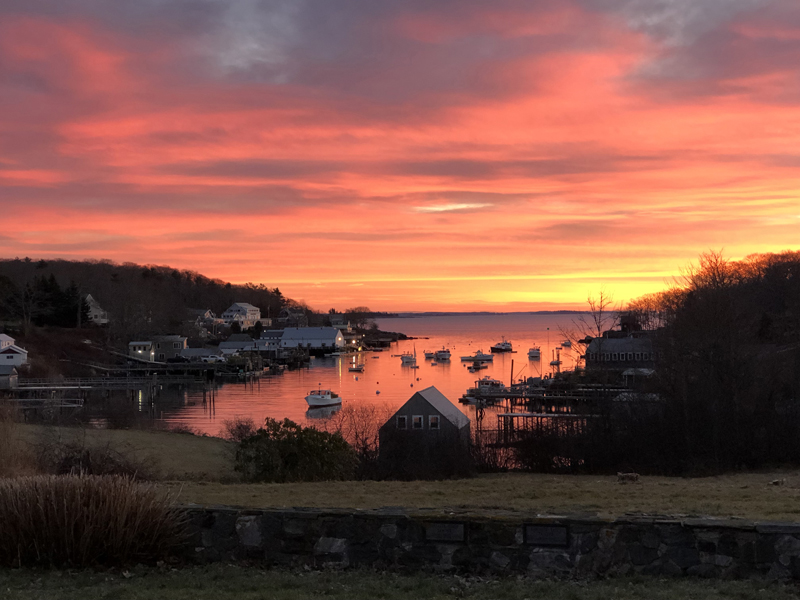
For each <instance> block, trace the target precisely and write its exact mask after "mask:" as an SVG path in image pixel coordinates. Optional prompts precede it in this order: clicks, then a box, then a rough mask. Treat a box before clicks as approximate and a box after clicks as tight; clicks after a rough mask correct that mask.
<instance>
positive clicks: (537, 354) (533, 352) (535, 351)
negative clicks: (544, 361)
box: [528, 346, 542, 360]
mask: <svg viewBox="0 0 800 600" xmlns="http://www.w3.org/2000/svg"><path fill="white" fill-rule="evenodd" d="M541 357H542V349H541V348H540V347H539V346H534V347H533V348H531V349H530V350H528V358H530V359H531V360H539V359H540V358H541Z"/></svg>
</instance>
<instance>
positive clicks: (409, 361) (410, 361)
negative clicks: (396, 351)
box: [400, 352, 417, 365]
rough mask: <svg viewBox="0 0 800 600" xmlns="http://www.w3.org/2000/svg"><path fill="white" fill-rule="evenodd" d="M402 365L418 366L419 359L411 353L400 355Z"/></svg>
mask: <svg viewBox="0 0 800 600" xmlns="http://www.w3.org/2000/svg"><path fill="white" fill-rule="evenodd" d="M400 363H401V364H403V365H415V364H417V357H416V356H414V355H413V354H411V352H403V354H401V355H400Z"/></svg>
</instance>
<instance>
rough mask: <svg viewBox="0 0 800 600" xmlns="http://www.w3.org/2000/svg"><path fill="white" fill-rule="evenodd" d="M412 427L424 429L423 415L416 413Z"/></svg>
mask: <svg viewBox="0 0 800 600" xmlns="http://www.w3.org/2000/svg"><path fill="white" fill-rule="evenodd" d="M411 428H412V429H422V415H414V416H412V417H411Z"/></svg>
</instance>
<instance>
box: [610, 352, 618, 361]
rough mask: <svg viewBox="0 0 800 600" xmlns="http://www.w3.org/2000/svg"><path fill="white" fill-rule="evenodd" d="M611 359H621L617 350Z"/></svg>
mask: <svg viewBox="0 0 800 600" xmlns="http://www.w3.org/2000/svg"><path fill="white" fill-rule="evenodd" d="M611 360H613V361H618V360H619V354H618V353H617V352H614V353H613V354H612V355H611Z"/></svg>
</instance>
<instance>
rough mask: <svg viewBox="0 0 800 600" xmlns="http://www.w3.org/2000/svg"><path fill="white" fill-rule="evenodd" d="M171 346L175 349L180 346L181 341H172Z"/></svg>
mask: <svg viewBox="0 0 800 600" xmlns="http://www.w3.org/2000/svg"><path fill="white" fill-rule="evenodd" d="M172 347H173V348H174V349H175V350H178V349H179V348H180V347H181V343H180V342H172Z"/></svg>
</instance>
